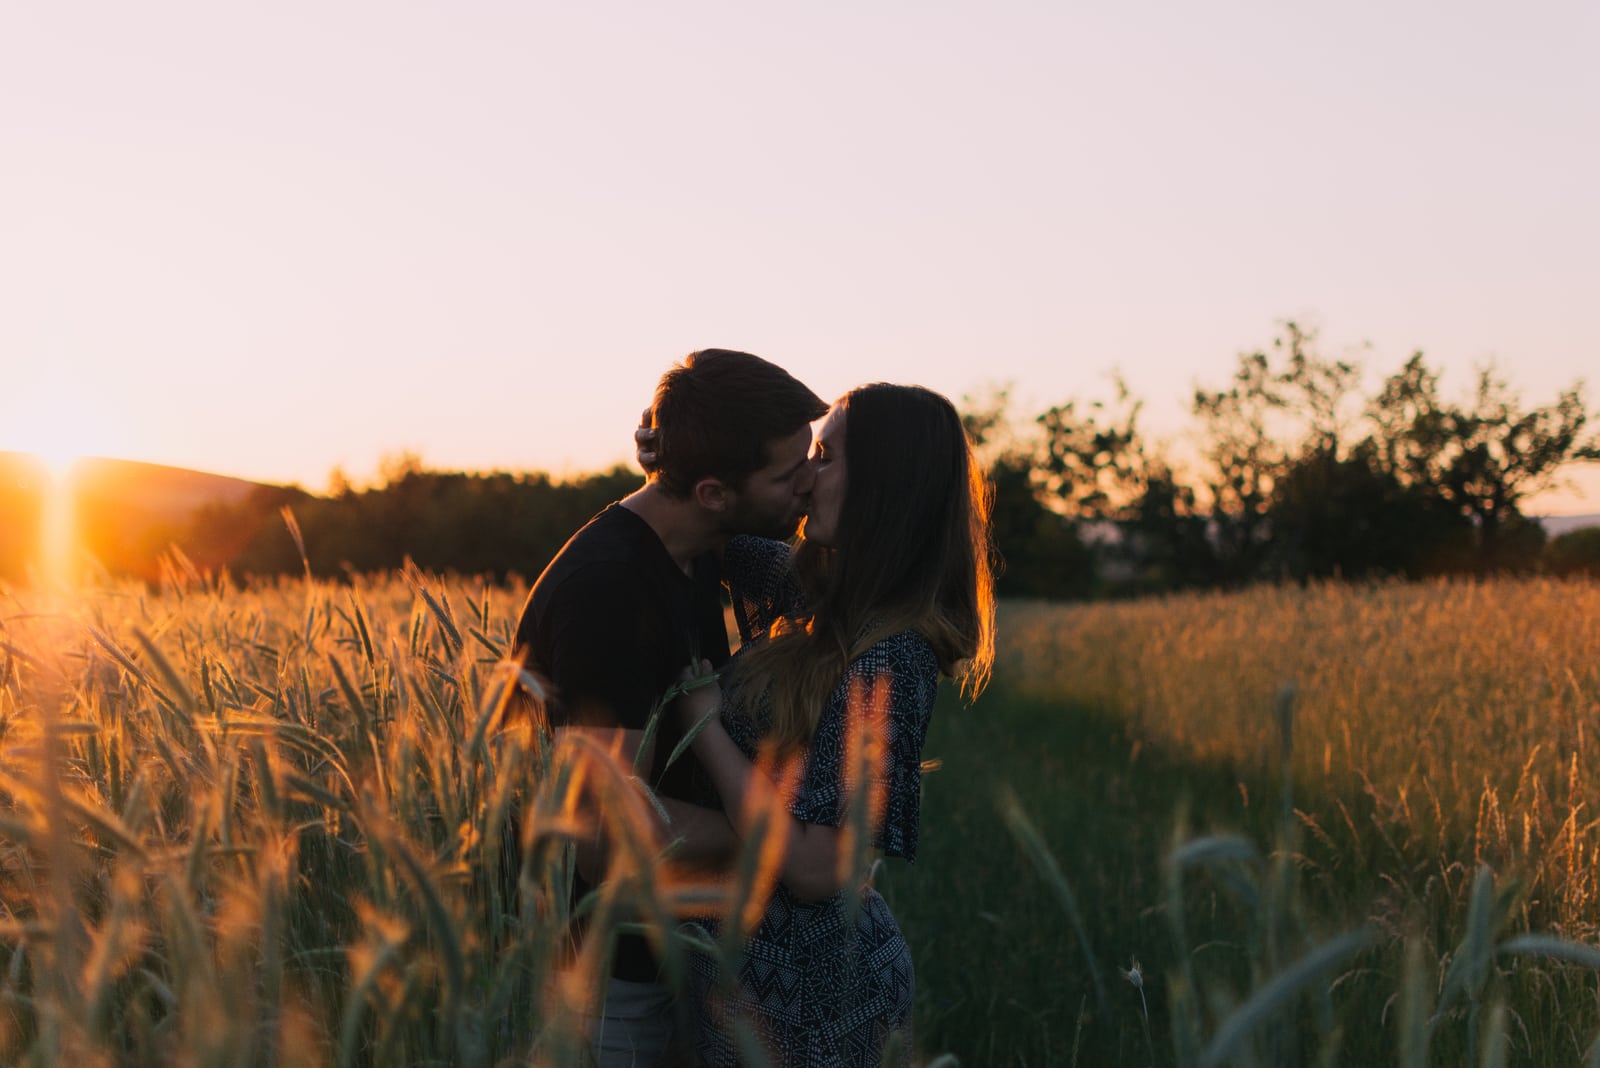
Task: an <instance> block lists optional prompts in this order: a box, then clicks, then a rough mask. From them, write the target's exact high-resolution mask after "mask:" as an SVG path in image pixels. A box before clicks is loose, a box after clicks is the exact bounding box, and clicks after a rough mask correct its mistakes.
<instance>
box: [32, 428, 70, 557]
mask: <svg viewBox="0 0 1600 1068" xmlns="http://www.w3.org/2000/svg"><path fill="white" fill-rule="evenodd" d="M36 455H38V454H36ZM39 459H40V460H41V461H42V462H43V463H44V464H45V466H46V467H48V468H49V469H50V486H49V489H47V490H46V491H45V496H44V507H43V509H42V510H41V512H40V515H39V556H40V560H39V567H40V571H41V573H42V577H43V578H44V579H45V580H46V581H47V582H49V583H51V584H53V585H57V586H70V585H71V584H72V580H73V578H74V574H73V570H74V569H73V566H72V561H73V558H74V556H76V554H77V547H78V546H77V541H78V538H77V529H76V527H77V524H76V521H75V516H74V511H75V509H74V507H73V493H72V480H71V477H70V469H71V466H72V461H73V460H74V459H75V457H73V456H58V457H56V458H55V459H54V460H52V459H50V458H47V457H45V456H43V455H39Z"/></svg>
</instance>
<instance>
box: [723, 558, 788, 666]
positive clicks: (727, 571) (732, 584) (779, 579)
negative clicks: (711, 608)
mask: <svg viewBox="0 0 1600 1068" xmlns="http://www.w3.org/2000/svg"><path fill="white" fill-rule="evenodd" d="M792 555H793V550H792V549H790V548H789V546H788V544H787V543H785V542H781V541H773V540H772V539H770V538H755V537H750V536H748V535H741V536H739V537H736V538H731V539H729V541H728V545H727V547H726V548H725V549H724V550H723V554H722V576H723V578H725V579H726V580H727V582H728V590H729V592H730V593H731V594H732V596H733V609H734V618H735V619H736V620H737V621H738V623H739V638H740V640H741V641H750V640H751V639H752V638H757V637H760V636H762V635H764V634H766V633H767V632H768V631H770V630H771V629H772V624H773V622H774V621H776V620H777V619H778V617H780V616H784V615H789V614H791V613H793V612H795V611H797V610H798V609H799V607H800V587H799V584H798V583H796V582H795V578H794V569H793V568H792V567H791V566H790V561H791V558H792Z"/></svg>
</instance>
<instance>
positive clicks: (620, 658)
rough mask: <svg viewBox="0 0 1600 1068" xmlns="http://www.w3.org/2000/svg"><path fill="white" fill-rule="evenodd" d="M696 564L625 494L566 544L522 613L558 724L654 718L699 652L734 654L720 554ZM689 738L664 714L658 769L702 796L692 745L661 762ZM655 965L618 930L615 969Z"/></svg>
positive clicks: (636, 975) (672, 786)
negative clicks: (681, 563) (671, 548)
mask: <svg viewBox="0 0 1600 1068" xmlns="http://www.w3.org/2000/svg"><path fill="white" fill-rule="evenodd" d="M692 570H693V574H692V575H686V574H684V572H683V570H682V569H681V568H679V567H678V565H677V562H676V561H674V560H673V559H672V556H671V554H669V553H668V552H667V548H666V546H665V545H663V544H662V543H661V539H660V538H659V537H658V536H657V535H656V532H655V531H654V530H653V529H652V528H651V526H650V524H648V523H646V522H645V521H644V520H643V519H641V518H640V517H639V516H638V515H636V514H635V513H633V512H631V511H629V510H628V509H627V508H625V507H623V506H622V505H620V504H613V505H611V506H609V507H608V508H606V509H605V511H603V512H601V513H600V514H599V515H597V516H595V517H594V518H593V519H591V520H590V521H589V522H588V523H587V524H586V525H585V526H584V527H583V528H582V529H581V530H579V531H578V532H577V533H576V534H574V535H573V536H572V538H571V539H570V540H569V541H568V542H567V544H566V545H565V546H563V547H562V549H561V551H560V552H559V553H557V554H556V557H555V559H554V560H552V561H550V566H548V567H546V568H545V569H544V573H543V574H541V575H540V576H539V579H538V581H536V582H535V583H534V584H533V589H532V590H531V591H529V593H528V600H527V602H526V603H525V604H524V605H523V608H522V618H521V620H520V621H519V622H518V624H517V647H518V648H519V649H522V650H524V654H523V656H524V660H525V662H526V664H527V666H528V667H529V668H531V669H532V670H533V671H536V672H537V673H538V674H539V675H541V676H542V677H544V678H545V679H546V680H547V681H548V682H549V683H550V685H551V690H552V694H551V697H550V700H549V704H548V706H547V708H546V714H547V715H548V717H549V721H550V725H551V727H562V726H569V725H572V726H595V727H622V728H625V729H628V730H643V729H644V726H645V724H646V722H647V721H648V720H649V717H650V711H651V709H652V708H653V707H654V706H655V704H656V702H657V701H658V700H659V699H660V697H661V695H662V694H663V693H664V692H665V691H666V690H667V689H668V688H669V687H671V686H672V685H673V684H674V683H675V682H677V681H678V678H679V676H680V675H681V673H682V672H683V669H684V668H685V667H687V666H688V665H689V664H690V663H691V662H698V661H699V660H700V659H701V658H704V659H707V660H710V661H711V663H712V664H713V665H714V666H717V667H720V666H722V665H723V664H725V663H726V662H727V661H728V656H729V654H728V632H727V628H726V626H725V625H724V622H723V613H722V587H721V581H720V578H719V575H718V569H717V562H716V559H715V558H714V557H712V556H709V555H708V556H704V557H701V558H699V559H697V560H695V561H694V564H693V569H692ZM681 738H682V731H680V730H679V729H678V728H677V727H676V726H675V725H674V724H673V723H671V722H670V721H669V720H668V719H666V718H663V720H662V721H661V723H660V725H659V727H658V728H657V733H656V741H655V764H654V766H653V767H652V768H651V769H650V777H649V781H650V783H651V784H652V785H653V786H655V788H656V791H657V793H659V794H660V795H661V796H663V797H672V798H677V799H680V800H691V799H692V798H693V796H694V794H693V783H694V779H695V771H696V765H695V764H694V757H693V754H692V753H690V752H688V751H685V752H684V754H683V755H682V756H680V757H679V758H678V760H677V761H676V762H675V763H674V764H673V765H672V767H671V768H669V769H667V770H666V772H665V774H663V773H662V768H661V766H662V765H663V764H665V763H666V761H667V758H668V757H669V756H670V755H671V753H672V750H673V749H674V748H675V747H676V746H677V744H678V742H679V740H680V739H681ZM585 890H586V887H583V886H580V887H579V891H578V892H579V894H580V895H581V894H582V893H583V892H584V891H585ZM656 973H657V966H656V962H655V960H654V958H653V957H652V955H651V954H650V952H649V948H648V945H647V944H646V942H645V941H644V939H643V938H642V937H639V936H623V937H622V938H621V939H619V941H618V944H617V954H616V962H615V966H614V967H613V969H612V974H613V975H615V976H617V977H618V978H620V979H631V980H634V981H639V982H644V981H649V980H653V979H654V978H655V977H656Z"/></svg>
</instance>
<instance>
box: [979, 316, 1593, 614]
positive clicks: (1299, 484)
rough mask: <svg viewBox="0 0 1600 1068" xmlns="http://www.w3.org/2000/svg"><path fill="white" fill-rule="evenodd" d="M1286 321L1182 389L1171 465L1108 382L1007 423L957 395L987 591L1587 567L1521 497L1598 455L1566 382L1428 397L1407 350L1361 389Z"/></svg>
mask: <svg viewBox="0 0 1600 1068" xmlns="http://www.w3.org/2000/svg"><path fill="white" fill-rule="evenodd" d="M1316 342H1317V339H1316V335H1315V333H1314V332H1313V331H1310V330H1307V329H1304V328H1302V327H1301V326H1300V325H1298V324H1296V323H1294V322H1288V323H1285V324H1284V327H1283V330H1282V332H1281V334H1280V335H1279V336H1278V337H1277V338H1275V339H1274V340H1273V342H1272V344H1271V345H1270V346H1269V347H1267V348H1264V349H1261V350H1258V351H1254V352H1248V353H1244V354H1241V355H1240V356H1239V358H1238V361H1237V364H1236V366H1235V368H1234V370H1233V374H1232V376H1231V378H1229V379H1228V380H1227V381H1226V382H1225V383H1223V384H1222V385H1220V386H1216V387H1207V386H1201V387H1198V388H1196V389H1195V391H1194V393H1193V396H1192V398H1191V402H1190V405H1189V413H1190V415H1191V417H1192V419H1193V427H1192V435H1191V437H1192V439H1193V449H1192V451H1191V453H1190V454H1189V455H1187V456H1186V457H1184V458H1183V459H1181V460H1180V459H1179V458H1177V457H1175V456H1174V455H1173V450H1172V449H1171V447H1170V446H1168V445H1166V444H1164V443H1161V442H1158V441H1155V440H1154V439H1152V438H1151V437H1150V436H1149V435H1148V434H1147V433H1146V432H1145V430H1144V427H1143V426H1142V424H1141V422H1140V416H1141V414H1142V412H1143V402H1142V401H1141V400H1140V399H1139V398H1137V397H1135V396H1134V395H1133V394H1132V393H1131V391H1130V390H1129V389H1128V388H1127V386H1126V385H1125V384H1123V383H1121V382H1120V381H1118V382H1117V383H1116V384H1115V390H1114V395H1113V397H1112V398H1111V399H1110V400H1105V401H1094V402H1090V403H1087V404H1085V403H1082V402H1079V401H1068V402H1066V403H1063V404H1058V405H1055V406H1052V407H1050V408H1048V409H1046V410H1045V411H1043V412H1041V413H1039V414H1038V415H1037V416H1035V417H1034V418H1033V419H1032V420H1030V421H1028V422H1026V423H1022V424H1020V425H1019V423H1018V422H1017V421H1016V420H1014V419H1013V418H1012V416H1011V413H1010V407H1011V403H1010V398H1009V396H1008V393H1007V391H1006V390H1003V389H1002V390H998V391H995V392H994V393H992V394H991V395H990V396H989V397H987V398H984V399H982V400H979V401H973V400H972V399H970V398H969V399H968V403H967V405H966V409H967V414H966V420H967V426H968V430H969V431H970V432H971V434H972V435H973V438H974V440H976V441H977V442H979V443H980V447H982V448H983V449H984V450H985V452H986V454H987V457H988V465H989V471H990V474H991V476H992V478H993V481H994V483H995V486H996V510H995V512H996V540H997V542H998V543H999V545H1000V547H1001V549H1002V552H1003V554H1004V556H1005V557H1006V561H1007V566H1006V570H1005V573H1004V576H1003V578H1002V580H1001V582H1002V584H1003V588H1004V592H1006V593H1009V594H1012V595H1022V596H1047V597H1063V596H1064V597H1088V596H1097V595H1099V596H1105V595H1125V594H1138V593H1150V592H1160V591H1168V590H1177V589H1184V588H1192V587H1229V586H1238V585H1243V584H1245V583H1250V582H1259V581H1306V580H1311V579H1330V578H1344V579H1350V580H1364V579H1373V578H1380V577H1398V578H1406V579H1417V578H1426V577H1430V576H1436V575H1487V574H1491V573H1531V572H1534V571H1540V570H1545V571H1549V572H1553V573H1557V574H1570V573H1576V572H1587V573H1590V574H1595V575H1600V530H1593V529H1591V530H1579V531H1573V532H1570V533H1568V534H1565V535H1562V536H1561V537H1558V538H1556V539H1554V540H1553V541H1548V542H1547V539H1546V535H1545V531H1544V528H1543V527H1542V526H1541V525H1540V524H1539V523H1538V522H1537V521H1535V520H1534V519H1532V518H1530V517H1528V516H1526V515H1525V514H1524V513H1523V511H1522V509H1523V507H1524V505H1525V504H1526V503H1527V501H1528V500H1529V499H1530V498H1531V497H1533V496H1535V495H1537V494H1538V493H1541V492H1543V491H1545V490H1547V489H1550V488H1552V487H1554V486H1556V485H1558V484H1560V480H1561V478H1562V476H1563V472H1564V471H1566V470H1567V469H1569V468H1570V466H1571V465H1572V464H1575V463H1580V462H1586V461H1595V460H1600V437H1597V436H1596V435H1595V434H1594V433H1593V431H1592V429H1590V425H1591V423H1592V421H1593V419H1594V416H1593V415H1592V414H1591V413H1590V412H1589V410H1588V408H1587V406H1586V404H1585V401H1584V396H1583V386H1582V384H1581V383H1574V384H1573V385H1572V386H1571V387H1569V388H1567V389H1565V390H1562V391H1561V392H1560V393H1559V394H1558V396H1557V397H1556V399H1555V400H1554V401H1553V402H1551V403H1549V404H1545V405H1541V406H1538V407H1527V406H1525V405H1524V404H1523V403H1522V401H1521V399H1520V397H1519V396H1518V395H1517V393H1516V391H1515V390H1514V389H1513V388H1512V387H1511V385H1510V384H1509V383H1508V382H1507V381H1506V380H1505V379H1504V378H1502V377H1501V376H1500V374H1499V373H1498V372H1497V371H1496V370H1495V369H1494V368H1492V367H1491V368H1486V369H1483V370H1480V371H1479V372H1478V374H1477V376H1476V379H1475V381H1474V384H1473V388H1472V389H1471V390H1470V391H1469V392H1468V394H1467V395H1466V396H1465V397H1463V398H1460V399H1451V398H1448V397H1446V396H1445V395H1444V394H1443V393H1442V392H1441V389H1440V384H1439V373H1438V371H1436V370H1435V369H1434V368H1433V367H1431V366H1430V365H1429V364H1428V362H1427V360H1426V359H1425V357H1424V356H1423V354H1422V353H1420V352H1418V353H1415V354H1413V355H1412V356H1411V357H1410V358H1409V359H1407V360H1406V361H1405V362H1404V364H1402V365H1401V366H1400V367H1399V368H1397V369H1395V370H1394V371H1392V372H1391V373H1389V374H1388V375H1387V376H1385V377H1384V378H1383V379H1382V381H1381V383H1380V384H1379V385H1378V386H1377V388H1376V389H1375V390H1374V391H1371V392H1368V393H1363V392H1362V380H1363V368H1362V367H1361V365H1360V364H1359V363H1358V362H1356V361H1354V360H1351V359H1334V358H1329V357H1326V356H1324V355H1322V354H1321V353H1320V352H1319V351H1318V347H1317V343H1316Z"/></svg>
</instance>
